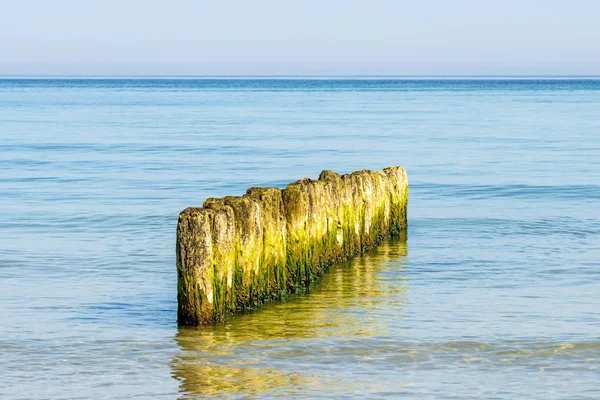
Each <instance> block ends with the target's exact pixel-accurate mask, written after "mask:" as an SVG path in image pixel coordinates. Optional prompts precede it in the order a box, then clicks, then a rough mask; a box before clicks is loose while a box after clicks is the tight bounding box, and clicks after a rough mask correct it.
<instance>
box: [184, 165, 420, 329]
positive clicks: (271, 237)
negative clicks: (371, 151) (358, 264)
mask: <svg viewBox="0 0 600 400" xmlns="http://www.w3.org/2000/svg"><path fill="white" fill-rule="evenodd" d="M407 203H408V180H407V177H406V171H405V170H404V168H402V167H388V168H385V169H384V170H383V171H377V172H371V171H366V170H364V171H358V172H353V173H351V174H347V175H338V174H336V173H335V172H332V171H323V172H322V173H321V175H320V176H319V179H318V180H312V179H308V178H305V179H302V180H299V181H297V182H294V183H291V184H289V185H288V186H287V187H286V188H285V189H283V190H281V189H275V188H250V189H248V190H247V192H246V194H245V195H243V196H241V197H234V196H228V197H223V198H221V199H214V198H210V199H207V200H206V201H205V202H204V205H203V207H202V208H187V209H185V210H184V211H182V212H181V214H179V221H178V224H177V249H176V252H177V301H178V309H177V319H178V323H179V324H180V325H204V324H211V323H214V322H218V321H223V320H224V319H225V318H226V317H227V316H228V315H231V314H233V313H237V312H241V311H245V310H248V309H251V308H253V307H256V306H258V305H260V304H262V303H264V302H267V301H270V300H273V299H279V298H281V297H282V296H283V295H285V294H287V293H294V292H297V291H300V290H305V289H307V288H308V287H309V285H310V284H311V282H313V281H315V280H316V279H318V278H319V277H320V276H321V275H323V273H324V272H325V271H326V270H327V269H328V268H329V266H330V265H331V264H333V263H335V262H339V261H343V260H346V259H349V258H352V257H354V256H355V255H357V254H360V253H364V252H365V251H368V250H370V249H371V248H373V247H374V246H376V245H377V244H379V243H380V242H381V241H382V240H383V239H385V238H387V237H391V236H395V235H398V234H400V232H401V231H402V230H404V229H405V228H406V210H407Z"/></svg>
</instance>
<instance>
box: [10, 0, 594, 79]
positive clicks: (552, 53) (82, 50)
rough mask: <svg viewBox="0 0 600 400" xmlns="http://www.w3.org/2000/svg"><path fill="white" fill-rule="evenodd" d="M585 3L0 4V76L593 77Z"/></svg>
mask: <svg viewBox="0 0 600 400" xmlns="http://www.w3.org/2000/svg"><path fill="white" fill-rule="evenodd" d="M598 15H600V3H599V2H597V1H593V0H574V1H569V2H564V1H558V0H546V1H541V0H507V1H494V2H492V1H476V0H456V1H444V0H426V1H419V2H400V1H392V0H373V1H368V2H367V1H359V0H348V1H337V0H318V1H317V0H308V1H300V2H282V1H276V0H257V1H232V0H226V1H218V2H206V1H191V0H175V1H170V2H164V1H157V0H149V1H141V0H132V1H117V0H106V1H102V2H88V1H75V0H57V1H52V2H48V1H42V0H22V1H13V2H5V4H3V7H2V12H1V13H0V54H1V56H0V74H2V75H599V74H600V52H599V51H597V47H598V43H600V28H599V27H598V22H597V16H598Z"/></svg>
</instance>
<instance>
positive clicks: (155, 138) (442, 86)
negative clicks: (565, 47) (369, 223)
mask: <svg viewBox="0 0 600 400" xmlns="http://www.w3.org/2000/svg"><path fill="white" fill-rule="evenodd" d="M599 116H600V80H585V79H577V80H557V79H555V80H544V79H535V80H517V79H512V80H501V79H496V80H482V79H477V80H435V79H430V80H393V79H387V80H376V79H365V80H356V79H343V80H330V79H316V80H315V79H313V80H309V79H284V80H266V79H260V80H251V79H245V80H241V79H230V80H227V79H155V80H153V79H133V80H117V79H114V80H104V79H91V80H85V79H84V80H67V79H61V80H33V79H32V80H11V79H4V80H0V397H3V398H31V399H48V398H65V399H75V398H80V399H83V398H91V397H92V398H134V397H135V398H148V399H151V398H152V399H153V398H165V399H168V398H195V397H204V396H210V397H216V396H222V397H239V398H247V397H266V398H273V397H277V396H283V397H287V398H290V397H298V398H306V397H319V398H324V397H331V398H340V397H368V398H376V397H389V398H398V397H403V396H404V397H408V398H437V399H459V398H460V399H480V398H489V399H492V398H493V399H516V398H543V399H565V398H572V399H585V398H589V399H592V398H595V399H597V398H600V119H599ZM388 165H403V166H404V167H406V169H407V171H408V175H409V180H410V200H409V201H410V203H409V229H408V235H407V238H404V239H403V240H398V241H392V242H388V243H385V244H384V245H383V246H381V247H380V248H379V249H377V251H375V252H374V253H371V254H369V255H366V256H364V257H360V258H358V259H356V260H354V261H352V262H350V263H348V264H346V265H340V266H336V267H335V268H333V269H332V271H331V272H330V273H329V274H328V275H327V276H326V277H325V279H324V280H323V282H321V284H319V285H317V286H316V287H315V288H314V289H313V290H312V293H311V294H310V295H298V296H295V297H292V298H289V299H287V300H285V301H284V302H282V303H278V304H271V305H269V306H267V307H264V308H263V309H262V310H260V311H258V312H256V313H254V314H250V315H243V316H239V317H236V318H234V319H233V320H232V321H231V322H230V323H228V324H225V325H220V326H216V327H214V328H211V327H209V328H202V329H191V328H178V327H177V324H176V274H175V227H176V223H177V215H178V213H179V212H180V211H181V210H183V209H184V208H185V207H187V206H193V205H196V206H197V205H201V204H202V202H203V200H204V199H205V198H207V197H212V196H223V195H235V194H242V193H243V192H244V191H245V189H246V188H247V187H250V186H256V185H260V186H277V187H283V186H284V185H285V184H286V183H288V182H291V181H294V180H296V179H299V178H302V177H305V176H308V177H313V178H315V177H317V176H318V174H319V172H320V171H321V170H322V169H333V170H335V171H338V172H342V173H345V172H351V171H353V170H357V169H365V168H367V169H381V168H383V167H385V166H388Z"/></svg>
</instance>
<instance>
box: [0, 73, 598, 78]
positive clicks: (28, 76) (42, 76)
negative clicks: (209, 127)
mask: <svg viewBox="0 0 600 400" xmlns="http://www.w3.org/2000/svg"><path fill="white" fill-rule="evenodd" d="M148 78H154V79H248V78H252V79H289V78H301V79H307V78H308V79H317V78H325V79H328V78H329V79H331V78H338V79H339V78H342V79H344V78H346V79H347V78H368V79H384V78H387V79H599V78H600V74H599V75H595V74H440V75H436V74H422V75H421V74H399V75H394V74H223V75H221V74H139V75H138V74H131V75H130V74H89V75H88V74H47V75H46V74H0V79H148Z"/></svg>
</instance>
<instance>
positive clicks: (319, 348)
mask: <svg viewBox="0 0 600 400" xmlns="http://www.w3.org/2000/svg"><path fill="white" fill-rule="evenodd" d="M406 256H407V243H406V237H405V236H404V237H403V238H400V239H396V240H392V241H386V242H384V243H382V244H381V245H380V246H379V247H378V248H377V249H375V250H374V251H373V252H371V253H368V254H365V255H363V256H360V257H358V258H356V259H354V260H352V261H349V262H347V263H344V264H340V265H336V266H334V267H332V268H331V269H330V270H329V272H328V273H327V274H326V275H325V276H324V277H323V279H322V280H321V281H320V282H319V283H318V284H317V285H316V286H315V287H314V288H313V289H312V290H311V293H310V294H302V295H294V296H291V297H289V298H287V299H285V300H284V301H282V302H279V303H275V304H269V305H267V306H265V307H263V309H262V310H258V311H256V312H254V313H251V314H246V315H240V316H236V317H234V318H232V319H231V320H230V321H229V322H227V323H226V324H222V325H218V326H215V327H205V328H185V327H182V328H179V330H178V332H177V335H176V338H175V339H176V342H177V344H178V345H179V348H180V351H179V354H178V355H177V357H176V358H175V359H174V360H173V363H172V374H173V377H174V378H175V379H177V380H178V381H179V382H180V392H181V393H182V396H183V397H184V398H185V397H188V396H192V397H193V396H197V395H223V396H231V395H239V396H248V395H250V396H252V395H258V394H265V393H268V394H270V395H276V394H287V395H293V394H294V393H296V391H298V392H297V394H300V393H307V390H308V391H310V389H311V388H312V389H314V390H316V389H318V388H321V389H322V388H323V387H326V385H328V384H334V382H329V381H328V380H335V378H333V377H331V376H330V377H326V376H324V375H323V374H320V373H319V372H320V370H321V371H322V368H325V369H326V368H327V367H328V366H327V364H328V363H329V364H334V365H335V363H336V362H338V361H336V359H337V358H338V357H339V354H338V353H339V352H340V351H343V347H344V343H345V344H346V346H348V347H349V348H354V347H355V346H354V345H353V343H356V342H360V341H361V340H364V339H367V338H369V337H373V336H377V335H379V334H381V332H380V331H379V329H378V326H379V324H380V321H379V320H378V319H379V318H378V313H379V312H381V311H382V310H385V309H389V307H390V302H395V303H396V304H395V305H396V306H397V307H398V308H399V309H400V312H399V314H401V313H402V312H401V310H402V307H403V304H404V302H405V301H406V300H405V299H406V296H405V291H406V283H407V281H406V278H405V276H404V273H403V271H404V268H405V267H404V265H405V263H406V261H407V260H406ZM399 317H401V315H399ZM350 351H354V350H350ZM354 356H360V355H359V354H354ZM338 367H339V365H338ZM324 385H325V386H324Z"/></svg>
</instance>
